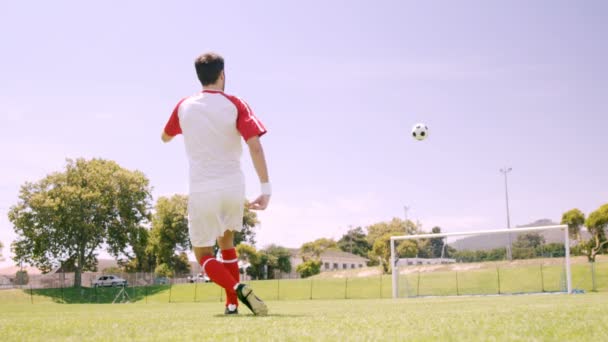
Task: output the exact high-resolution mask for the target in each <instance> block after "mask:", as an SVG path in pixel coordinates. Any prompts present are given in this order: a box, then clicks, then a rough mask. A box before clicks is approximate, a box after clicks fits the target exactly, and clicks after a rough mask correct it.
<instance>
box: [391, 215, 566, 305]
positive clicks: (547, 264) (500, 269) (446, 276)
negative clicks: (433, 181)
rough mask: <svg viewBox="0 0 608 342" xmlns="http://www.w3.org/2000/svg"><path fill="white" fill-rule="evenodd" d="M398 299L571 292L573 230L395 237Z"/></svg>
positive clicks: (394, 285)
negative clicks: (571, 236)
mask: <svg viewBox="0 0 608 342" xmlns="http://www.w3.org/2000/svg"><path fill="white" fill-rule="evenodd" d="M390 249H391V265H392V267H391V268H392V293H393V298H398V297H419V296H458V295H502V294H526V293H551V292H554V293H559V292H563V293H572V281H571V273H570V239H569V236H568V226H565V225H557V226H544V227H526V228H513V229H498V230H485V231H472V232H460V233H438V234H421V235H405V236H392V237H391V240H390Z"/></svg>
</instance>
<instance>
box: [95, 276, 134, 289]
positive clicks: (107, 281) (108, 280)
mask: <svg viewBox="0 0 608 342" xmlns="http://www.w3.org/2000/svg"><path fill="white" fill-rule="evenodd" d="M98 286H113V287H116V286H127V281H126V280H125V279H122V278H120V277H118V276H115V275H102V276H100V277H99V278H97V279H95V280H94V281H93V287H98Z"/></svg>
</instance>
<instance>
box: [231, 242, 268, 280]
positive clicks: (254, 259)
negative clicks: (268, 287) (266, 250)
mask: <svg viewBox="0 0 608 342" xmlns="http://www.w3.org/2000/svg"><path fill="white" fill-rule="evenodd" d="M236 251H237V255H238V257H239V260H243V261H247V262H248V263H249V266H248V267H247V268H246V269H245V272H246V273H247V275H249V276H250V277H252V278H253V279H262V277H263V274H264V270H263V268H262V265H261V261H262V256H261V255H260V253H258V251H257V250H256V249H255V247H253V246H252V245H248V244H246V243H240V244H238V245H237V246H236Z"/></svg>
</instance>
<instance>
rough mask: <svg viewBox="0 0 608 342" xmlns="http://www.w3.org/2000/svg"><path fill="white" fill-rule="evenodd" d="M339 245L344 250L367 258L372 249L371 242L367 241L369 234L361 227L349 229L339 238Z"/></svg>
mask: <svg viewBox="0 0 608 342" xmlns="http://www.w3.org/2000/svg"><path fill="white" fill-rule="evenodd" d="M338 247H339V248H340V249H341V250H343V251H344V252H349V253H353V254H356V255H359V256H362V257H364V258H367V253H368V252H369V250H370V249H371V246H370V244H369V242H367V236H366V235H365V232H364V231H363V228H361V227H357V228H354V229H349V230H348V231H347V232H346V234H344V235H343V236H342V237H341V238H340V240H338Z"/></svg>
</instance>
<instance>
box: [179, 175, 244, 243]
mask: <svg viewBox="0 0 608 342" xmlns="http://www.w3.org/2000/svg"><path fill="white" fill-rule="evenodd" d="M244 202H245V187H244V186H234V187H230V188H228V189H223V190H217V191H209V192H194V193H190V195H189V197H188V231H189V233H190V242H191V243H192V247H212V246H214V245H215V241H216V240H217V238H218V237H220V236H223V235H224V232H225V231H226V230H233V231H237V232H240V231H241V230H243V210H244V205H245V204H244Z"/></svg>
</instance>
